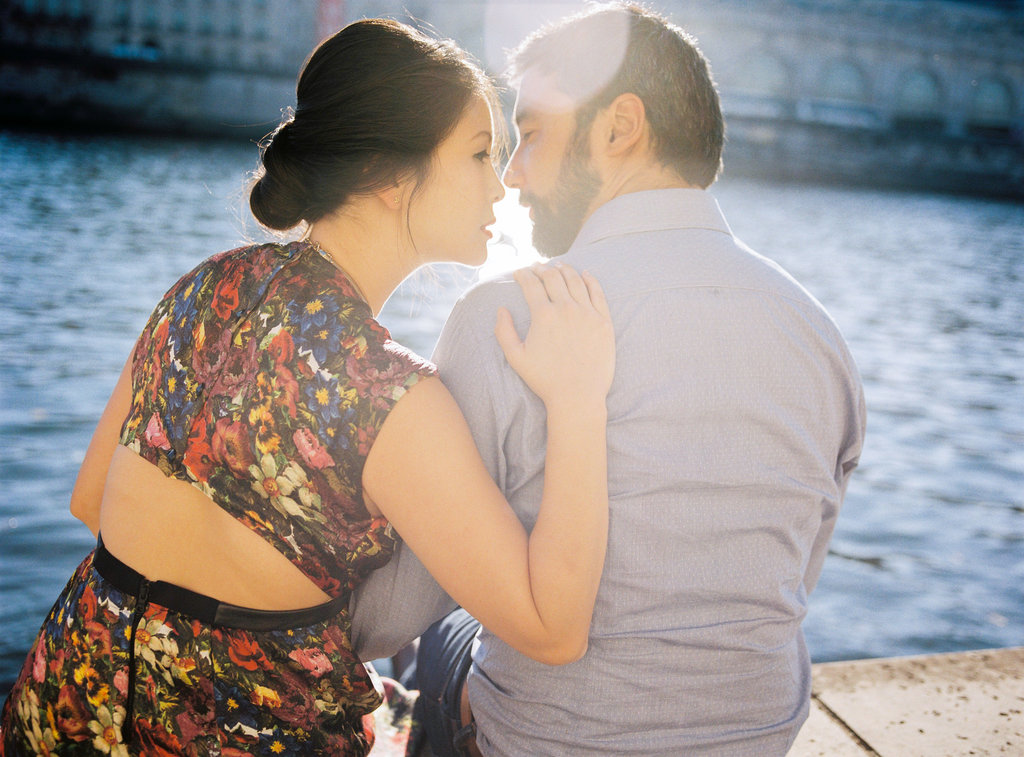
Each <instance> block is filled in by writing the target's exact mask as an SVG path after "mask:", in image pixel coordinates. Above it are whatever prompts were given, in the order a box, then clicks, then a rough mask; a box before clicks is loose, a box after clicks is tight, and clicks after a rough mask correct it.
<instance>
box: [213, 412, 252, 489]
mask: <svg viewBox="0 0 1024 757" xmlns="http://www.w3.org/2000/svg"><path fill="white" fill-rule="evenodd" d="M249 434H250V431H249V427H248V426H247V425H246V424H245V423H243V422H242V421H232V420H231V419H230V418H221V419H220V420H218V421H217V425H216V426H215V427H214V431H213V441H212V444H211V448H212V452H213V457H214V459H215V460H216V461H217V462H218V463H221V464H222V465H226V466H228V467H229V468H230V469H231V470H232V471H233V472H235V473H237V474H238V475H240V476H247V475H248V474H249V466H250V465H252V464H253V463H255V462H256V457H255V455H253V452H252V446H251V445H250V443H249Z"/></svg>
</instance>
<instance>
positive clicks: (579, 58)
mask: <svg viewBox="0 0 1024 757" xmlns="http://www.w3.org/2000/svg"><path fill="white" fill-rule="evenodd" d="M619 57H621V63H619V64H618V66H617V67H615V66H614V62H617V61H618V58H619ZM610 59H611V60H612V61H613V63H612V64H611V65H610V64H609V60H610ZM531 69H535V70H537V71H539V72H541V73H543V74H548V75H554V77H555V83H556V84H557V86H558V88H559V89H560V90H561V91H562V92H563V93H564V94H566V95H569V96H570V97H573V98H574V99H576V100H577V101H578V102H579V105H578V107H577V111H576V117H577V124H578V128H586V127H588V126H589V125H590V123H592V121H593V118H594V116H595V115H596V113H597V112H598V111H599V110H601V109H602V108H604V107H607V106H608V105H610V104H611V102H612V101H613V100H614V99H615V98H616V97H618V96H619V95H621V94H623V93H626V92H631V93H633V94H635V95H636V96H637V97H639V98H640V100H641V101H642V102H643V104H644V108H645V110H646V113H647V120H648V122H649V123H650V126H651V134H652V145H651V146H652V149H653V150H654V153H655V155H656V156H657V157H658V159H659V160H660V161H661V162H662V164H663V165H665V166H666V167H668V168H671V169H673V170H675V171H676V173H678V174H679V176H680V177H681V178H683V179H684V180H685V181H687V182H688V183H690V184H693V185H695V186H699V187H703V188H706V187H708V186H710V185H711V184H712V183H713V182H714V181H715V178H716V177H717V176H718V173H719V171H720V170H721V167H722V145H723V143H724V141H725V124H724V122H723V120H722V109H721V106H720V105H719V101H718V92H717V90H716V89H715V83H714V80H713V79H712V78H711V71H710V69H709V67H708V62H707V60H706V59H705V58H704V55H703V53H701V51H700V49H698V47H697V44H696V40H694V39H693V37H691V36H690V35H689V34H687V33H686V32H685V31H683V30H682V29H681V28H679V27H678V26H676V25H674V24H672V23H670V22H669V21H668V20H667V19H665V18H663V17H662V16H659V15H658V14H656V13H654V12H652V11H649V10H647V9H646V8H643V7H641V6H639V5H635V4H631V3H611V4H604V5H597V6H594V7H593V8H590V9H588V10H586V11H583V12H582V13H579V14H576V15H574V16H569V17H568V18H564V19H562V20H561V21H558V22H555V23H554V24H551V25H548V26H545V27H542V28H541V29H539V30H537V31H536V32H534V33H533V34H531V35H530V36H529V37H527V38H526V39H525V40H523V42H522V43H521V44H520V45H519V47H517V48H516V49H515V50H514V51H513V52H512V54H511V57H510V63H509V69H508V77H509V79H510V80H511V81H512V82H517V81H519V80H520V79H522V77H523V75H524V74H525V73H526V72H527V71H528V70H531ZM601 71H606V72H607V73H606V75H605V76H604V77H603V78H601V79H600V80H599V82H598V86H597V88H595V77H596V76H600V73H599V72H601ZM595 72H598V73H595ZM605 81H607V83H605Z"/></svg>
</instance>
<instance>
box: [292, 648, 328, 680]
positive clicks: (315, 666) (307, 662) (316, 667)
mask: <svg viewBox="0 0 1024 757" xmlns="http://www.w3.org/2000/svg"><path fill="white" fill-rule="evenodd" d="M288 656H289V657H290V658H291V659H293V660H295V662H297V663H299V665H301V666H302V667H304V668H305V669H306V670H308V671H309V672H310V673H312V674H313V677H314V678H319V677H320V676H322V675H324V674H325V673H330V672H331V671H332V670H334V666H333V665H332V664H331V661H330V659H328V657H327V655H325V654H324V653H323V652H322V651H320V650H319V649H316V648H310V649H295V650H293V651H292V652H291V653H290V654H289V655H288Z"/></svg>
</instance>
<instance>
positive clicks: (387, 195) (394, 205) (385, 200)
mask: <svg viewBox="0 0 1024 757" xmlns="http://www.w3.org/2000/svg"><path fill="white" fill-rule="evenodd" d="M407 189H408V187H407V186H406V185H405V184H404V183H399V184H393V185H391V186H389V187H385V188H384V189H379V190H377V191H376V192H374V196H375V197H376V198H377V200H378V201H379V202H380V203H382V204H383V205H384V208H385V209H386V210H400V209H401V208H402V203H403V202H404V200H405V195H406V190H407Z"/></svg>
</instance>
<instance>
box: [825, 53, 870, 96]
mask: <svg viewBox="0 0 1024 757" xmlns="http://www.w3.org/2000/svg"><path fill="white" fill-rule="evenodd" d="M817 94H818V96H819V97H821V98H823V99H826V100H847V101H849V102H856V103H866V102H867V101H868V81H867V77H865V76H864V74H863V73H862V72H861V70H860V68H858V67H857V66H856V65H855V64H853V63H851V62H850V61H846V60H841V61H833V62H832V63H830V64H829V65H828V66H827V67H826V68H825V73H824V74H823V75H822V77H821V80H820V82H819V83H818V92H817Z"/></svg>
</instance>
